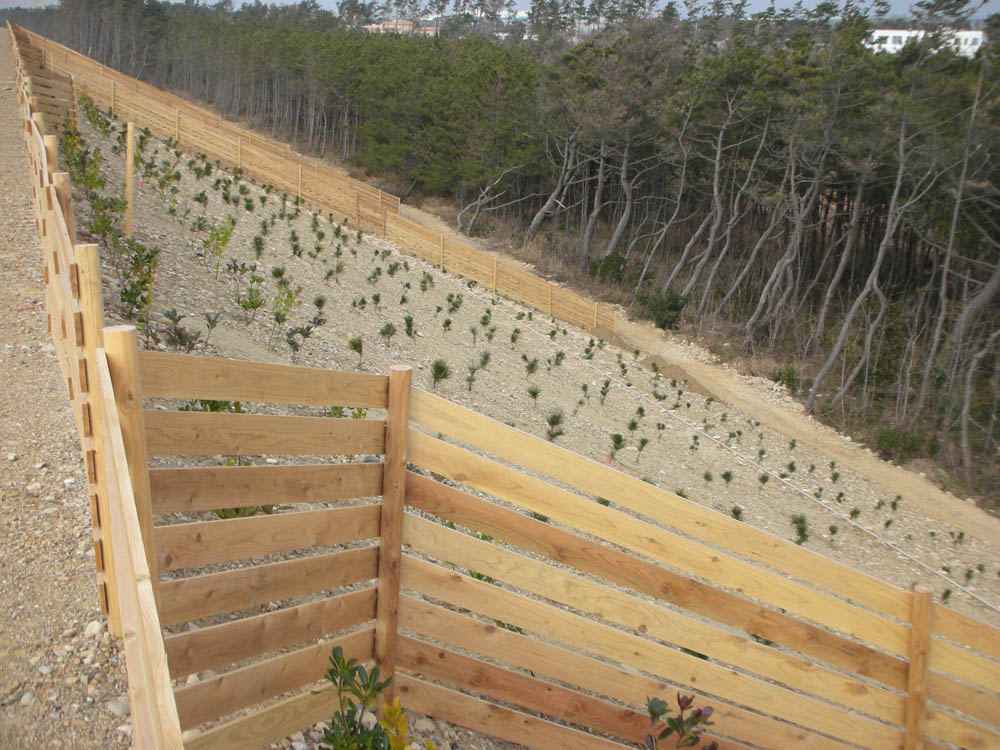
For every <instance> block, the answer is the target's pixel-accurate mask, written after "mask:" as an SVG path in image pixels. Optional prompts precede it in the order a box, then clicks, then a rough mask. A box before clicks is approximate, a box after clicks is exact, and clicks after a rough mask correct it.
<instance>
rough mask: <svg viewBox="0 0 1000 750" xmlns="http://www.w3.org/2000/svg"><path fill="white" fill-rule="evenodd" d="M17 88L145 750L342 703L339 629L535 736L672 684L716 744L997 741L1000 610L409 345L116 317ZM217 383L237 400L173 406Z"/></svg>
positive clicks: (425, 686) (261, 727)
mask: <svg viewBox="0 0 1000 750" xmlns="http://www.w3.org/2000/svg"><path fill="white" fill-rule="evenodd" d="M22 62H23V61H22ZM23 74H24V69H23V68H22V75H23ZM18 86H19V96H20V101H21V105H22V107H23V108H24V112H25V127H26V131H25V135H26V138H27V143H28V153H29V161H30V163H31V166H32V174H33V179H34V180H35V187H34V190H35V208H36V212H37V216H38V223H39V234H40V237H41V239H42V246H43V251H44V254H45V257H44V262H45V264H46V269H47V301H48V304H49V311H50V319H51V330H52V334H53V338H54V340H55V342H56V350H57V353H58V357H59V361H60V366H61V367H62V368H63V372H64V373H65V376H66V381H67V388H68V390H69V394H70V398H71V400H72V401H73V404H74V414H75V415H76V416H77V421H78V426H79V427H80V434H81V444H82V445H83V448H84V456H85V458H86V461H87V466H88V474H89V477H90V481H91V488H92V490H93V492H94V496H95V500H94V504H93V505H94V509H95V519H96V521H97V522H98V527H97V528H98V532H97V534H96V538H97V540H98V542H99V545H98V547H99V550H102V551H103V559H104V560H105V568H104V571H103V574H104V576H105V582H106V583H108V584H109V585H107V586H106V589H107V591H108V596H109V599H110V602H111V605H112V606H111V608H110V609H111V616H112V618H119V623H120V624H119V625H118V626H117V627H116V632H118V633H120V634H122V635H123V637H124V647H125V653H126V660H127V666H128V675H129V693H130V699H131V703H132V716H133V725H134V732H135V737H136V741H137V745H138V746H139V747H143V748H145V747H150V748H181V747H183V748H245V747H246V748H249V747H263V746H266V745H267V744H268V743H271V742H274V741H276V740H278V739H280V738H282V737H285V736H287V735H289V734H291V733H293V732H295V731H297V730H300V729H304V728H307V727H309V726H311V725H312V724H314V723H315V722H317V721H320V720H323V719H325V718H328V717H329V715H330V714H331V713H332V711H333V708H334V701H333V699H332V695H331V693H330V692H329V690H324V689H321V683H320V682H319V679H320V678H321V676H322V674H323V671H324V669H325V667H326V660H327V656H328V655H329V652H330V650H331V648H332V647H334V646H336V645H340V646H341V647H342V648H343V649H344V651H345V653H347V654H348V655H349V656H353V657H355V658H357V659H359V660H361V661H366V662H374V663H377V664H378V665H379V666H380V668H381V669H382V670H384V671H385V672H387V673H389V674H393V675H394V683H393V689H394V691H395V693H396V695H398V696H399V697H400V698H401V700H402V703H403V705H404V706H405V707H407V708H409V709H411V710H414V711H419V712H421V713H425V714H429V715H431V716H434V717H437V718H440V719H443V720H446V721H449V722H452V723H454V724H458V725H462V726H466V727H470V728H472V729H475V730H479V731H483V732H486V733H489V734H492V735H495V736H498V737H503V738H506V739H508V740H511V741H514V742H519V743H522V744H525V745H528V746H530V747H537V748H553V747H579V748H615V747H622V746H623V745H627V744H629V743H636V742H638V741H640V740H641V738H642V736H643V735H644V733H645V731H646V726H645V724H646V719H645V711H644V708H643V706H644V704H645V699H646V697H647V696H650V695H661V696H663V695H665V694H666V695H669V694H671V693H672V692H673V691H674V690H677V689H680V690H683V691H685V692H693V693H694V694H695V695H696V696H697V700H698V704H699V705H712V706H714V707H715V716H714V721H715V726H714V727H713V728H712V736H713V737H714V738H715V739H717V740H718V742H719V745H720V747H722V748H726V749H729V748H744V747H748V746H756V747H765V748H782V749H784V748H809V749H823V750H827V749H829V750H840V749H841V748H843V749H844V750H846V749H847V748H871V749H872V750H890V749H892V750H896V749H897V748H905V749H906V750H911V749H915V748H929V749H930V748H933V749H935V750H944V749H945V748H979V749H984V750H985V749H988V748H997V747H1000V637H998V636H1000V631H998V630H997V629H996V628H993V627H991V626H989V625H986V624H984V623H981V622H978V621H976V620H974V619H972V618H970V617H967V616H965V615H962V614H960V613H958V612H955V611H954V610H951V609H949V608H947V607H944V606H942V605H938V604H934V603H933V602H932V601H931V598H930V593H929V591H926V590H918V591H916V592H909V591H905V590H902V589H899V588H896V587H894V586H891V585H889V584H886V583H884V582H882V581H879V580H877V579H875V578H873V577H871V576H869V575H867V574H864V573H861V572H859V571H856V570H853V569H851V568H849V567H846V566H844V565H842V564H840V563H837V562H834V561H832V560H829V559H827V558H825V557H823V556H821V555H818V554H816V553H814V552H811V551H809V550H806V549H803V548H802V547H799V546H796V545H795V544H793V543H791V542H789V541H786V540H783V539H779V538H777V537H774V536H771V535H769V534H767V533H764V532H762V531H757V530H755V529H753V528H750V527H749V526H747V525H745V524H742V523H740V522H738V521H736V520H734V519H732V518H729V517H727V516H723V515H721V514H719V513H716V512H714V511H711V510H708V509H706V508H704V507H702V506H699V505H697V504H694V503H691V502H689V501H687V500H685V499H683V498H680V497H678V496H676V495H673V494H672V493H669V492H665V491H663V490H660V489H658V488H656V487H654V486H652V485H649V484H647V483H644V482H641V481H639V480H637V479H633V478H631V477H628V476H625V475H623V474H622V473H620V472H617V471H615V470H613V469H611V468H609V467H606V466H603V465H601V464H598V463H596V462H593V461H590V460H587V459H584V458H582V457H580V456H577V455H575V454H573V453H572V452H570V451H568V450H565V449H563V448H560V447H557V446H556V445H554V444H552V443H549V442H546V441H544V440H541V439H538V438H535V437H532V436H530V435H527V434H524V433H522V432H520V431H518V430H516V429H514V428H511V427H507V426H504V425H503V424H500V423H498V422H495V421H493V420H490V419H488V418H485V417H482V416H480V415H477V414H475V413H473V412H470V411H468V410H466V409H464V408H462V407H459V406H457V405H455V404H452V403H449V402H448V401H445V400H443V399H441V398H439V397H437V396H434V395H432V394H429V393H425V392H422V391H420V390H416V389H412V388H411V386H410V382H409V373H408V370H406V369H405V368H396V369H394V370H393V371H392V372H391V373H390V374H389V375H388V376H382V375H372V374H364V373H347V372H330V371H323V370H316V369H311V368H303V367H291V366H283V365H273V364H262V363H252V362H235V361H230V360H222V359H216V358H209V357H200V356H192V355H181V354H170V353H163V352H144V351H139V350H138V348H137V344H136V335H135V331H134V330H132V329H130V328H122V327H119V328H106V329H104V330H103V332H102V331H101V327H100V319H99V318H100V311H101V306H100V291H99V285H97V286H96V287H95V286H94V282H95V281H96V279H97V278H98V277H94V276H93V275H92V270H91V271H88V270H87V269H92V265H90V264H91V263H92V261H90V260H88V258H89V257H91V256H93V257H94V258H96V249H95V248H92V249H88V248H87V247H86V246H74V245H73V242H72V236H73V235H72V227H71V225H69V224H67V221H66V218H67V217H71V216H72V212H71V210H69V205H68V194H67V195H66V200H67V202H66V203H62V202H61V196H62V195H63V194H62V193H61V192H60V190H59V188H58V187H57V186H58V185H59V184H62V183H63V180H64V176H62V177H61V176H60V174H59V173H58V172H55V171H54V167H55V157H54V151H53V148H54V143H53V140H52V139H51V138H49V139H48V140H47V139H46V136H44V135H43V130H42V128H40V127H39V126H38V121H39V120H40V119H43V118H41V117H39V116H38V115H39V113H38V112H35V111H34V110H33V107H34V105H33V103H32V100H31V98H30V97H26V95H25V93H26V91H25V81H24V80H22V79H21V78H19V83H18ZM74 279H76V280H75V281H74ZM95 290H96V291H95ZM95 295H96V296H95ZM95 299H96V307H94V303H95ZM95 331H96V333H95ZM199 399H211V400H213V401H221V402H229V404H230V405H232V408H231V409H230V410H229V411H223V412H219V413H212V412H207V411H198V410H193V411H192V410H185V409H183V408H181V407H184V406H185V405H187V404H191V403H194V404H198V403H199V401H198V400H199ZM237 403H238V404H240V407H239V409H236V407H235V405H236V404H237ZM331 405H337V406H343V407H356V408H358V409H359V410H368V413H367V414H362V413H361V412H359V413H358V416H364V417H366V418H362V419H340V418H338V419H334V418H331V417H329V416H327V415H326V410H327V408H328V407H329V406H331ZM85 415H87V416H86V417H85ZM369 415H370V418H367V417H369ZM218 456H229V457H230V458H229V460H228V461H227V462H225V463H228V464H231V465H219V461H218V460H217V458H216V457H218ZM151 459H152V461H151ZM248 461H252V463H253V465H244V464H245V463H247V462H248ZM264 506H270V507H268V508H267V510H270V511H271V512H269V513H268V512H257V513H255V514H253V515H250V514H249V511H246V510H245V511H242V512H241V511H239V510H237V509H240V508H243V509H250V508H254V509H257V508H261V509H263V507H264ZM215 511H219V512H220V513H221V515H222V516H225V517H224V518H220V517H219V514H216V513H215ZM192 675H196V677H194V678H192V677H191V676H192Z"/></svg>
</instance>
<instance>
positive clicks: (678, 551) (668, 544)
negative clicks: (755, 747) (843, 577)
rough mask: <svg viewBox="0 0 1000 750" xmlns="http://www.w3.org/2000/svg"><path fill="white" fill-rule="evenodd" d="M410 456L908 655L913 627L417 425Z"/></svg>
mask: <svg viewBox="0 0 1000 750" xmlns="http://www.w3.org/2000/svg"><path fill="white" fill-rule="evenodd" d="M407 457H408V460H409V461H411V462H412V463H414V464H416V465H418V466H422V467H424V468H427V469H430V470H432V471H435V472H437V473H439V474H442V475H444V476H446V477H448V478H449V479H453V480H455V481H457V482H460V483H463V484H465V485H468V486H470V487H473V488H475V489H478V490H481V491H483V492H487V493H489V494H492V495H495V496H497V497H502V498H503V499H505V500H508V501H510V502H512V503H515V504H516V505H519V506H521V507H524V508H528V509H530V510H534V511H536V512H538V513H542V514H544V515H546V516H549V517H551V518H554V519H556V520H558V521H559V522H560V523H564V524H566V525H568V526H571V527H573V528H576V529H579V530H580V531H583V532H585V533H587V534H592V535H594V536H596V537H597V538H599V539H604V540H606V541H609V542H612V543H614V544H620V545H622V546H624V547H626V548H627V549H630V550H632V551H634V552H638V553H640V554H643V555H647V556H649V557H652V558H653V559H655V560H658V561H660V562H662V563H665V564H666V565H669V566H671V567H675V568H680V569H682V570H684V571H686V572H688V573H690V574H692V575H696V576H698V577H701V578H704V579H706V580H708V581H711V582H712V583H715V584H717V585H720V586H725V587H727V588H730V589H733V590H735V591H739V592H741V593H744V594H746V595H748V596H752V597H754V598H757V599H759V600H761V601H763V602H767V603H769V604H772V605H774V606H777V607H782V608H784V609H786V610H788V611H789V612H791V613H794V614H798V615H801V616H803V617H806V618H808V619H811V620H813V621H814V622H818V623H821V624H823V625H826V626H827V627H830V628H833V629H836V630H839V631H842V632H845V633H846V634H848V635H851V636H853V637H856V638H858V639H859V640H862V641H867V642H869V643H870V644H872V645H875V646H878V647H880V648H884V649H886V650H887V651H890V652H891V653H894V654H896V655H902V654H905V653H906V648H907V647H906V639H907V630H906V628H904V627H903V626H902V625H898V624H896V623H894V622H891V621H889V620H887V619H885V618H882V617H880V616H879V615H877V614H876V613H874V612H870V611H867V610H864V609H861V608H859V607H855V606H853V605H851V604H848V603H847V602H844V601H842V600H839V599H836V598H834V597H833V596H830V595H829V594H825V593H823V592H820V591H816V590H814V589H811V588H809V587H807V586H805V585H803V584H800V583H797V582H796V581H792V580H790V579H788V578H785V577H783V576H780V575H777V574H775V573H772V572H770V571H768V570H765V569H763V568H761V567H758V566H756V565H753V564H752V563H749V562H746V561H743V560H741V559H739V558H736V557H732V556H729V555H727V554H725V553H723V552H721V551H718V550H716V549H713V548H710V547H707V546H705V545H703V544H701V543H699V542H696V541H693V540H691V539H687V538H684V537H682V536H679V535H677V534H674V533H671V532H669V531H667V530H665V529H661V528H658V527H655V526H652V525H651V524H649V523H646V522H644V521H641V520H639V519H637V518H634V517H633V516H630V515H627V514H625V513H622V512H620V511H617V510H614V509H613V508H608V507H604V506H602V505H599V504H597V503H594V502H590V501H587V500H585V499H584V498H581V497H580V496H579V495H574V494H573V493H571V492H568V491H566V490H562V489H560V488H558V487H555V486H554V485H551V484H548V483H546V482H543V481H541V480H539V479H534V478H532V477H529V476H527V475H525V474H521V473H520V472H517V471H515V470H514V469H510V468H507V467H505V466H501V465H500V464H496V463H493V462H491V461H489V460H487V459H485V458H482V457H480V456H477V455H475V454H473V453H470V452H469V451H466V450H464V449H462V448H457V447H456V446H453V445H449V444H447V443H445V442H443V441H441V440H437V439H435V438H432V437H430V436H428V435H424V434H422V433H419V432H416V431H414V430H411V431H410V440H409V445H408V454H407Z"/></svg>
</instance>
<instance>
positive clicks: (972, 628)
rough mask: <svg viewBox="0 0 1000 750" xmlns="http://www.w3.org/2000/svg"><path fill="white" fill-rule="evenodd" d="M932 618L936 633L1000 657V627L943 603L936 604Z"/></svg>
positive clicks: (995, 657) (997, 657)
mask: <svg viewBox="0 0 1000 750" xmlns="http://www.w3.org/2000/svg"><path fill="white" fill-rule="evenodd" d="M931 619H932V622H933V623H934V634H935V635H943V636H944V637H945V638H950V639H951V640H953V641H957V642H958V643H962V644H965V645H967V646H970V647H972V648H974V649H975V650H976V651H981V652H982V653H984V654H986V655H987V656H992V657H993V658H994V659H1000V629H998V628H995V627H993V626H992V625H987V624H986V623H984V622H980V621H979V620H976V619H974V618H972V617H969V616H968V615H964V614H962V613H961V612H956V611H955V610H954V609H952V608H951V607H946V606H944V605H943V604H935V605H934V614H933V616H932V618H931Z"/></svg>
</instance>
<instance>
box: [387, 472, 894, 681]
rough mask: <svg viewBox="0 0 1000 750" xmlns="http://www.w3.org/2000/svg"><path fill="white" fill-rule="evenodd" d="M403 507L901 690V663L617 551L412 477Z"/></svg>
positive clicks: (442, 485)
mask: <svg viewBox="0 0 1000 750" xmlns="http://www.w3.org/2000/svg"><path fill="white" fill-rule="evenodd" d="M406 502H407V504H408V505H411V506H413V507H415V508H419V509H420V510H422V511H425V512H427V513H431V514H433V515H436V516H440V517H442V518H445V519H448V520H450V521H453V522H454V523H456V524H459V525H461V526H466V527H469V528H474V529H477V530H479V531H483V532H485V533H487V534H489V535H491V536H494V537H496V538H498V539H501V540H503V541H505V542H509V543H511V544H514V545H516V546H518V547H521V548H522V549H525V550H528V551H530V552H534V553H535V554H540V555H543V556H545V557H547V558H549V559H552V560H555V561H556V562H560V563H563V564H565V565H571V566H573V567H574V568H577V569H578V570H580V571H582V572H584V573H590V574H593V575H598V576H601V577H602V578H606V579H607V580H609V581H613V582H615V583H617V584H619V585H621V586H628V587H629V588H632V589H634V590H635V591H639V592H641V593H643V594H647V595H649V596H653V597H656V598H658V599H662V600H663V601H667V602H670V603H671V604H674V605H676V606H679V607H682V608H684V609H688V610H691V611H693V612H697V613H698V614H701V615H704V616H706V617H710V618H712V619H715V620H718V621H720V622H724V623H726V624H727V625H730V626H733V627H736V628H739V629H740V630H742V631H743V632H745V633H750V634H752V635H755V636H757V637H759V638H763V639H767V640H770V641H773V642H775V643H779V644H781V645H782V646H785V647H787V648H790V649H793V650H795V651H799V652H801V653H803V654H807V655H808V656H811V657H813V658H816V659H819V660H820V661H825V662H827V663H829V664H832V665H834V666H837V667H839V668H841V669H844V670H846V671H847V672H849V673H853V674H858V675H862V676H864V677H869V678H871V679H875V680H878V681H879V682H882V683H885V684H886V685H889V686H891V687H895V688H898V689H904V688H905V687H906V668H907V667H906V662H905V661H903V660H902V659H897V658H894V657H891V656H889V655H887V654H883V653H881V652H879V651H876V650H874V649H871V648H868V647H866V646H863V645H861V644H859V643H857V642H855V641H852V640H849V639H847V638H842V637H840V636H838V635H836V634H835V633H831V632H830V631H828V630H824V629H822V628H818V627H815V626H813V625H810V624H809V623H806V622H803V621H802V620H798V619H796V618H794V617H789V616H788V615H784V614H781V613H780V612H777V611H775V610H772V609H767V608H765V607H762V606H760V604H757V603H755V602H751V601H749V600H747V599H743V598H741V597H739V596H736V595H735V594H730V593H728V592H726V591H722V590H720V589H717V588H715V587H713V586H709V585H706V584H703V583H699V582H698V581H695V580H693V579H691V578H688V577H687V576H682V575H678V574H676V573H673V572H671V571H669V570H666V569H665V568H662V567H660V566H658V565H655V564H653V563H650V562H647V561H645V560H641V559H639V558H637V557H634V556H632V555H629V554H626V553H624V552H621V551H619V550H617V549H613V548H611V547H607V546H605V545H603V544H598V543H597V542H594V541H591V540H587V539H584V538H582V537H580V536H578V535H576V534H573V533H572V532H569V531H564V530H562V529H558V528H556V527H554V526H552V525H551V524H548V523H544V522H542V521H536V520H535V519H534V518H531V517H530V516H526V515H524V514H521V513H516V512H514V511H511V510H509V509H507V508H504V507H501V506H499V505H497V504H495V503H491V502H489V501H488V500H483V499H481V498H478V497H476V496H474V495H470V494H468V493H466V492H463V491H462V490H459V489H457V488H455V487H449V486H447V485H444V484H441V483H439V482H435V481H434V480H432V479H428V478H426V477H422V476H420V475H419V474H414V473H412V472H410V473H408V474H407V477H406Z"/></svg>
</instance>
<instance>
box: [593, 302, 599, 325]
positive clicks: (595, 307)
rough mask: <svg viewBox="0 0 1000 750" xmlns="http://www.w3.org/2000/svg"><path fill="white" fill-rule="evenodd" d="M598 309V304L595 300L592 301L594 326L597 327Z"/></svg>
mask: <svg viewBox="0 0 1000 750" xmlns="http://www.w3.org/2000/svg"><path fill="white" fill-rule="evenodd" d="M599 310H600V306H599V305H598V304H597V303H596V302H595V303H594V328H597V313H598V311H599Z"/></svg>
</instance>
